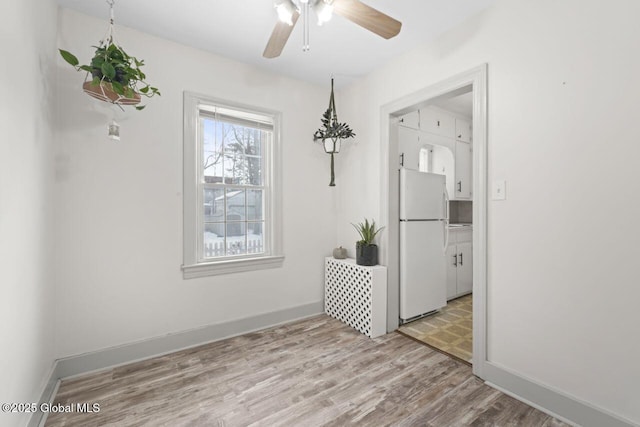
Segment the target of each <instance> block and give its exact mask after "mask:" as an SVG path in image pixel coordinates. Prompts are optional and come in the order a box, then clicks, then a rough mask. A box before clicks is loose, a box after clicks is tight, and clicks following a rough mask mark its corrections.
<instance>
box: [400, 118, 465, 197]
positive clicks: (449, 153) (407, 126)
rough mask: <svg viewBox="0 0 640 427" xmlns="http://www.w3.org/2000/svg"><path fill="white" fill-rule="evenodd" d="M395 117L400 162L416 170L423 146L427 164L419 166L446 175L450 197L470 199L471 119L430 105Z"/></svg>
mask: <svg viewBox="0 0 640 427" xmlns="http://www.w3.org/2000/svg"><path fill="white" fill-rule="evenodd" d="M399 120H400V122H399V123H398V138H399V139H398V153H399V154H400V159H401V160H400V162H401V165H402V166H404V167H406V168H409V169H414V170H420V150H422V149H425V148H426V149H428V150H429V153H428V154H429V155H428V162H427V164H428V167H427V168H425V169H423V170H428V171H429V172H432V173H437V174H441V175H445V176H446V177H447V181H446V182H447V192H448V193H449V197H450V198H451V200H472V199H473V194H472V189H473V182H472V175H473V174H472V164H473V156H472V148H471V143H470V141H471V122H470V121H468V120H464V119H460V118H456V117H454V116H453V115H452V114H450V113H448V112H447V111H444V110H440V109H437V108H433V107H426V108H422V109H420V110H416V111H413V112H410V113H407V114H405V115H403V116H401V117H400V118H399ZM418 127H419V128H420V129H417V128H418ZM456 130H458V131H459V132H458V133H457V134H456Z"/></svg>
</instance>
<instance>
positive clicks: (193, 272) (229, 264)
mask: <svg viewBox="0 0 640 427" xmlns="http://www.w3.org/2000/svg"><path fill="white" fill-rule="evenodd" d="M283 262H284V256H265V257H259V258H245V259H234V260H225V261H214V262H207V263H201V264H190V265H183V266H182V277H183V278H184V279H195V278H198V277H207V276H217V275H220V274H230V273H239V272H242V271H254V270H264V269H267V268H279V267H282V263H283Z"/></svg>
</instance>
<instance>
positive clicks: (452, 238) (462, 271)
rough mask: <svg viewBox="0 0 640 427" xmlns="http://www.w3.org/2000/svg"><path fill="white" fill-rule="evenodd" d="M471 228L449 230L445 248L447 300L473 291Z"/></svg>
mask: <svg viewBox="0 0 640 427" xmlns="http://www.w3.org/2000/svg"><path fill="white" fill-rule="evenodd" d="M471 239H472V229H471V227H460V228H452V229H450V230H449V246H447V300H450V299H453V298H457V297H459V296H462V295H465V294H468V293H471V291H472V290H473V245H472V240H471Z"/></svg>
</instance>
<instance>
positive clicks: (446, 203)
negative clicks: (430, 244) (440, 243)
mask: <svg viewBox="0 0 640 427" xmlns="http://www.w3.org/2000/svg"><path fill="white" fill-rule="evenodd" d="M442 189H443V190H444V191H443V192H442V197H443V199H444V221H442V226H443V227H444V230H443V231H444V247H443V248H442V251H443V252H444V253H445V255H446V253H447V247H448V246H449V193H448V192H447V186H446V184H445V185H444V186H443V187H442Z"/></svg>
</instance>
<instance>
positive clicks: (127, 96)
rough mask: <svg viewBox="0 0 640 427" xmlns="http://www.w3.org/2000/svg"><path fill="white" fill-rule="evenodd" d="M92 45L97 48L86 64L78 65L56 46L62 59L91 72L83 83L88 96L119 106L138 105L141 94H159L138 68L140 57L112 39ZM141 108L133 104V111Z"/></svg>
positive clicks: (140, 63) (74, 58) (140, 62)
mask: <svg viewBox="0 0 640 427" xmlns="http://www.w3.org/2000/svg"><path fill="white" fill-rule="evenodd" d="M94 47H95V48H96V51H95V54H94V55H93V58H92V59H91V62H90V63H89V64H88V65H79V64H80V61H78V58H77V57H76V56H75V55H73V54H72V53H70V52H68V51H66V50H62V49H59V51H60V55H61V56H62V58H63V59H64V60H65V61H67V62H68V63H69V64H71V65H72V66H73V67H74V68H75V69H76V70H77V71H81V70H82V71H86V72H87V73H91V76H92V80H90V81H86V82H85V83H84V85H83V86H82V87H83V89H84V91H85V92H87V93H88V94H89V95H91V96H93V97H94V98H97V99H100V100H101V101H106V102H112V103H114V104H119V105H135V104H138V103H140V100H141V96H146V97H147V98H152V97H153V96H155V95H158V96H160V92H159V91H158V88H155V87H153V86H151V85H150V84H148V83H147V82H146V77H147V76H146V75H145V74H144V73H143V72H142V70H141V67H142V66H143V65H144V61H143V60H139V59H137V58H136V57H134V56H131V55H129V54H127V53H126V52H125V51H124V50H123V49H122V48H121V47H120V46H118V45H116V44H115V43H113V41H112V39H110V40H109V41H108V42H107V43H106V44H104V45H100V46H94ZM143 108H144V105H142V106H136V110H142V109H143Z"/></svg>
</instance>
